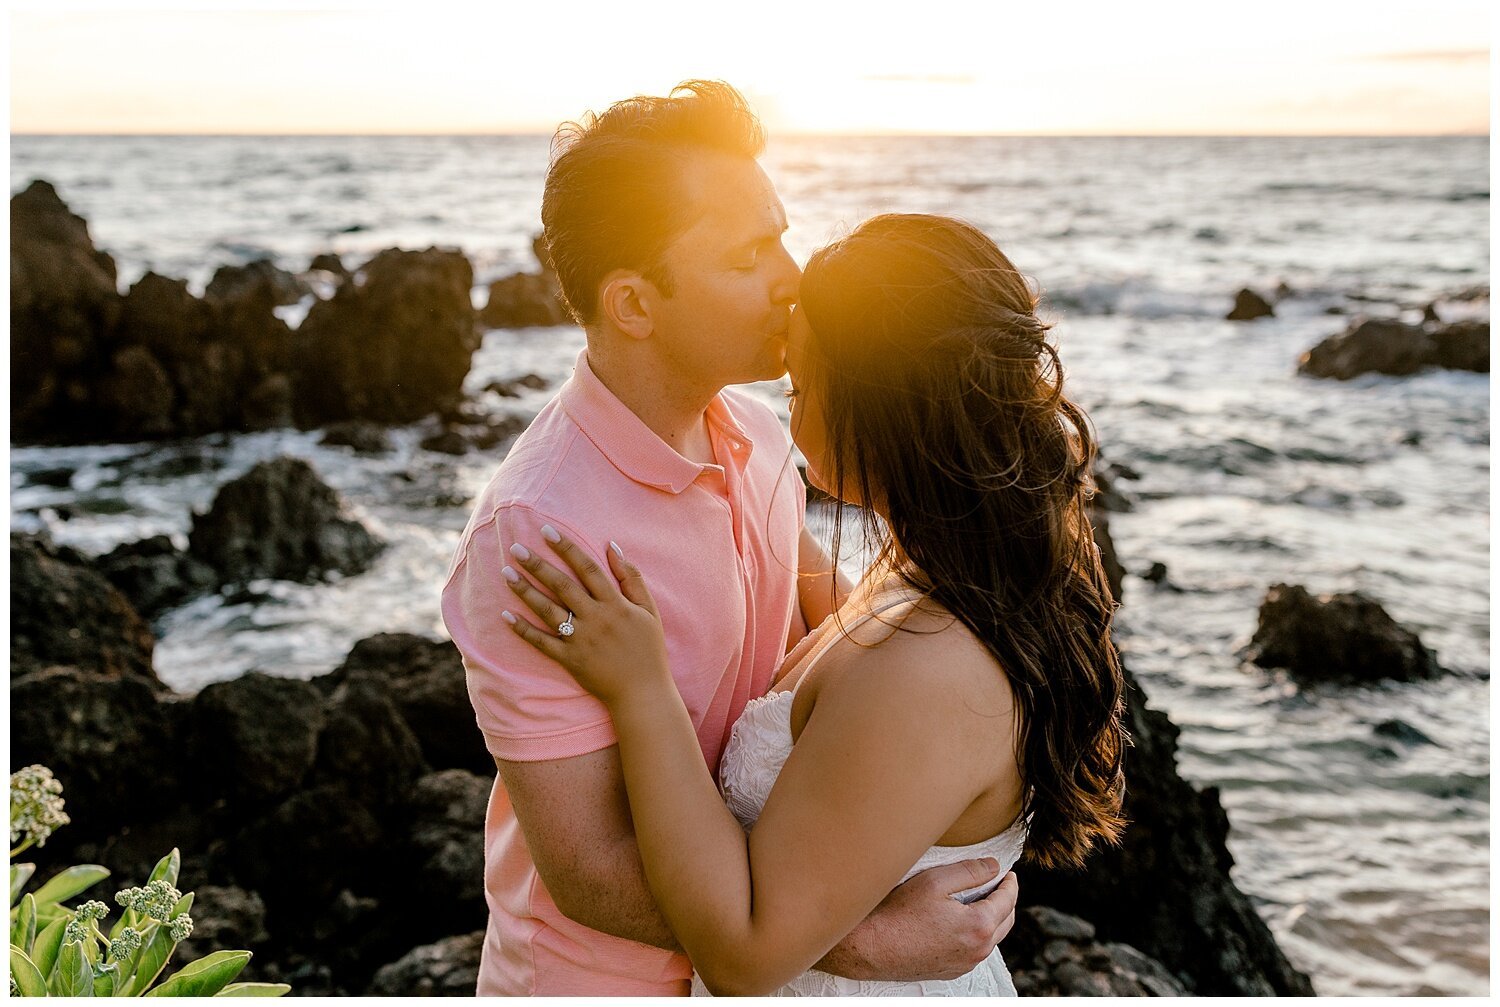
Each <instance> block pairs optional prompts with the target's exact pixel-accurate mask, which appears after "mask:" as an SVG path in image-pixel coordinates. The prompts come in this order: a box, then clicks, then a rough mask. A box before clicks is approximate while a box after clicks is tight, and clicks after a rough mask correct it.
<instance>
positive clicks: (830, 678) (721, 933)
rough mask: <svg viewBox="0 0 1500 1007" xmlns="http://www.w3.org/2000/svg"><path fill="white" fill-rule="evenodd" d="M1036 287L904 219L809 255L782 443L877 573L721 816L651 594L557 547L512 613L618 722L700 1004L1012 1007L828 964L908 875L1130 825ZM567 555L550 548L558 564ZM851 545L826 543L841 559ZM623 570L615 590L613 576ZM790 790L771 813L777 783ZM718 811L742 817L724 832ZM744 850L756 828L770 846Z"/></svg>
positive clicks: (761, 717) (788, 674)
mask: <svg viewBox="0 0 1500 1007" xmlns="http://www.w3.org/2000/svg"><path fill="white" fill-rule="evenodd" d="M1035 307H1036V299H1035V297H1034V296H1033V295H1032V293H1031V290H1030V288H1029V287H1028V286H1027V284H1026V282H1025V280H1024V278H1023V277H1022V276H1021V274H1020V273H1019V272H1017V270H1016V269H1015V267H1014V266H1013V265H1011V263H1010V261H1009V260H1008V259H1007V258H1006V257H1005V255H1004V254H1003V253H1002V252H1001V251H1000V250H999V249H998V248H997V247H995V244H994V243H993V242H992V241H990V239H989V238H987V237H986V236H985V235H984V234H983V233H982V232H980V231H979V230H977V229H976V228H974V227H971V226H969V225H967V224H964V223H962V222H959V221H956V220H951V219H947V218H943V217H933V216H926V215H917V214H888V215H883V216H879V217H875V218H873V219H872V220H869V221H867V222H866V223H865V224H863V225H861V226H860V227H859V228H858V229H857V230H856V231H854V232H853V233H852V234H851V235H849V236H848V237H846V238H844V239H842V240H841V241H838V242H835V243H834V244H833V245H830V246H828V247H827V248H824V249H822V250H820V251H819V252H817V253H815V254H814V255H813V257H812V259H811V261H810V262H809V263H808V266H807V269H806V271H805V273H804V275H803V280H802V289H801V302H800V304H799V305H798V308H797V311H796V312H795V313H794V315H793V318H792V327H791V333H790V336H789V339H790V344H789V347H788V356H787V363H788V369H789V371H790V373H791V376H792V379H793V384H794V390H793V392H792V393H791V395H792V396H793V404H792V435H793V437H794V439H795V440H796V443H797V445H798V447H800V448H801V449H802V452H803V454H804V455H805V456H806V458H807V463H808V468H807V472H808V479H809V481H810V482H812V483H813V484H814V485H815V486H818V487H820V488H822V489H824V490H825V491H827V492H829V493H831V494H833V495H834V496H835V497H837V498H839V499H841V500H844V501H847V502H849V503H853V504H858V505H860V506H862V507H864V508H865V509H866V513H867V515H878V516H879V518H881V519H883V523H884V527H885V528H886V529H888V531H880V530H879V528H878V526H877V525H876V524H875V523H874V518H873V517H870V518H868V520H869V521H870V522H871V525H870V526H869V527H868V528H867V531H872V532H876V533H878V534H881V535H883V537H884V542H883V547H882V548H881V550H880V553H879V555H878V557H877V559H876V561H875V562H874V563H873V564H872V566H871V568H870V571H869V572H868V573H867V574H866V576H865V577H864V579H863V580H862V581H861V582H860V584H859V586H858V587H857V588H856V589H855V591H854V592H853V594H851V596H850V597H849V599H848V600H847V602H846V603H845V604H844V605H843V606H842V608H841V609H840V610H839V611H838V612H836V613H835V615H834V616H832V617H830V619H829V620H828V621H827V622H825V623H824V624H823V625H822V626H821V627H819V628H818V629H817V630H815V631H814V633H813V634H812V635H810V637H809V639H808V640H807V641H805V643H804V644H803V645H800V646H798V647H797V648H796V649H795V650H793V651H792V653H791V654H790V655H788V658H787V660H786V662H785V664H784V665H783V668H782V671H781V673H780V675H779V676H778V679H777V681H776V683H775V684H774V685H773V686H772V691H771V692H770V693H768V694H767V695H766V696H764V697H762V698H760V699H756V700H752V701H751V702H750V704H749V705H748V706H747V707H746V709H745V711H744V713H743V715H742V716H741V717H740V719H739V721H738V722H737V723H736V724H735V727H734V731H733V734H732V736H731V738H730V741H729V743H728V746H727V747H726V749H725V752H724V756H723V760H722V763H721V779H722V783H723V797H722V798H721V796H720V793H719V791H718V790H717V789H716V788H715V785H714V781H713V779H712V778H711V776H710V774H709V773H708V772H706V771H705V768H704V765H703V760H702V757H701V754H700V752H699V748H698V743H697V740H696V737H695V734H694V731H693V725H692V723H691V721H690V720H689V718H688V714H687V711H686V709H685V707H684V706H683V703H682V700H681V698H680V697H679V696H678V694H677V691H676V689H675V687H674V685H673V682H672V678H671V675H670V674H669V672H668V669H667V661H666V651H665V647H664V644H663V641H662V633H661V627H660V621H659V618H658V616H657V613H656V609H655V606H654V604H653V603H652V600H651V594H650V591H649V590H648V589H647V585H646V584H645V583H643V581H642V578H641V577H640V574H639V572H638V571H637V570H636V569H635V568H634V567H633V566H632V565H631V564H630V562H629V558H628V557H626V556H624V555H623V554H622V552H621V550H620V549H619V547H618V546H617V545H614V544H613V543H611V548H610V555H609V564H610V567H611V570H610V572H608V573H606V572H605V571H603V570H600V569H599V567H598V566H597V565H596V564H594V563H592V562H590V561H589V560H588V558H587V556H586V555H584V554H583V553H582V551H581V550H579V549H578V548H577V547H576V546H574V544H573V543H572V542H570V541H569V540H567V539H564V538H560V537H559V538H558V539H557V540H556V541H553V542H551V545H552V548H553V550H554V551H555V552H557V553H558V555H560V556H561V557H562V559H563V560H564V561H565V562H567V564H568V565H569V566H570V567H571V568H572V570H573V573H574V575H575V576H576V577H577V578H578V581H580V582H581V583H579V582H575V580H574V579H573V578H572V577H569V576H568V575H567V574H565V573H564V572H562V571H561V570H559V569H558V568H556V567H553V566H551V565H550V564H548V563H546V562H545V561H543V560H541V559H540V557H539V556H538V555H537V551H536V550H532V553H531V556H532V558H531V560H530V561H529V562H527V563H525V564H524V565H525V566H526V568H527V570H528V571H529V572H530V573H531V575H532V577H534V578H535V579H536V580H537V581H538V582H539V583H540V584H541V585H542V586H544V587H546V588H547V589H548V590H550V591H551V592H552V594H553V595H554V596H555V597H556V598H557V599H558V600H559V601H560V602H561V603H562V605H565V606H567V608H568V609H569V610H570V612H571V616H570V613H569V611H563V610H562V609H561V608H560V607H559V606H558V605H555V604H553V603H552V602H551V601H550V600H549V599H548V598H547V597H546V596H545V595H544V594H543V593H542V592H540V591H538V590H537V589H536V588H535V587H533V586H532V585H531V584H530V583H529V582H528V581H527V579H526V578H521V579H520V580H519V582H518V583H515V584H513V585H512V589H513V590H514V591H515V592H516V593H517V594H518V595H519V596H520V598H521V599H522V600H523V601H524V602H525V603H526V604H527V605H528V606H529V607H530V608H531V609H532V610H533V611H535V612H536V614H537V615H538V616H539V617H540V619H541V621H542V624H543V625H546V626H561V625H562V624H563V623H565V622H566V623H567V626H566V628H565V629H564V631H563V633H562V634H561V635H557V636H554V635H551V634H549V633H546V632H543V631H541V630H538V629H537V628H536V627H534V626H533V625H531V623H530V622H529V621H527V620H524V619H518V618H516V617H515V616H514V615H513V614H512V613H509V612H506V613H505V618H506V621H507V622H508V623H510V624H511V625H512V627H513V628H514V629H515V631H516V632H517V633H518V634H519V635H521V636H522V637H523V638H524V639H525V640H527V641H528V642H529V643H531V644H532V645H533V646H535V647H537V648H538V649H540V650H541V651H543V652H544V653H546V654H547V655H548V656H550V657H552V658H553V659H555V660H557V661H558V662H559V663H561V664H562V665H564V666H565V667H566V668H567V669H568V670H569V671H570V672H571V673H572V674H573V675H574V677H575V678H577V680H578V681H579V683H580V684H581V685H582V686H583V687H584V688H586V689H588V690H589V691H590V692H591V693H593V694H594V695H595V696H597V697H598V698H599V699H600V700H601V701H603V702H604V703H605V705H606V706H607V707H608V708H609V710H610V713H611V715H612V717H613V719H614V724H615V731H616V734H617V736H618V738H619V747H620V758H621V761H622V764H623V769H624V775H625V782H626V788H627V790H628V793H629V799H630V809H631V813H632V816H633V818H634V822H635V828H636V836H637V839H638V841H639V845H640V851H641V857H642V860H643V862H644V865H645V871H646V877H647V880H648V882H649V884H650V886H651V891H652V894H653V895H654V896H655V898H656V900H657V903H658V905H659V906H660V908H661V911H662V913H663V914H664V916H665V917H666V919H667V920H668V922H669V923H670V924H671V926H672V930H673V932H674V933H675V934H676V935H677V938H678V940H679V941H680V943H681V944H682V946H683V949H684V950H685V951H686V952H687V954H688V956H689V957H690V958H691V959H692V961H693V965H694V968H695V969H696V972H697V976H698V981H696V982H695V986H694V988H695V990H696V991H699V992H703V991H705V990H706V991H712V992H714V993H736V994H764V993H768V992H771V991H773V990H779V991H780V992H782V993H785V994H794V995H795V994H827V993H849V994H862V993H877V992H878V993H902V992H910V993H929V994H931V993H941V994H953V995H984V994H991V995H993V994H998V993H1005V994H1011V995H1014V992H1015V989H1014V986H1013V985H1012V984H1011V982H1010V976H1009V974H1008V973H1007V972H1006V970H1005V964H1004V962H1003V961H1002V960H1001V958H1000V955H999V952H998V950H997V951H996V952H995V953H994V954H992V955H990V957H989V958H988V959H986V960H985V961H984V962H983V963H981V964H980V966H979V967H978V968H976V969H974V970H973V971H972V972H970V973H968V974H967V975H965V976H963V977H960V978H959V979H956V980H951V981H945V982H927V983H910V984H895V983H879V984H870V983H864V984H860V983H854V982H852V981H849V980H839V979H835V978H834V977H832V976H826V975H823V974H821V973H817V972H810V971H808V969H809V968H810V966H811V965H812V964H813V963H814V962H816V961H818V960H819V958H821V957H822V956H823V955H824V954H825V953H826V952H827V951H828V950H829V949H830V948H831V947H833V945H834V944H835V943H837V942H838V940H839V939H840V938H842V937H843V936H844V935H845V934H846V933H848V932H849V931H850V930H851V929H853V927H854V926H855V924H857V923H858V922H859V921H860V920H861V919H863V918H864V917H865V915H866V914H868V913H869V912H870V910H872V909H873V908H874V907H875V906H876V905H877V904H878V903H879V902H880V901H881V900H882V899H883V898H884V897H885V895H886V894H887V893H889V892H890V890H891V889H892V888H894V887H895V886H896V885H897V884H899V883H900V882H901V881H902V880H904V879H905V878H906V877H909V876H911V875H912V874H914V873H916V872H917V871H918V870H921V869H925V868H927V867H932V866H936V865H937V864H940V863H952V862H956V861H959V860H964V859H968V858H974V857H985V856H989V857H993V858H995V859H996V860H997V861H999V871H998V872H997V876H996V878H995V880H994V881H992V882H990V884H989V885H985V886H981V887H980V888H978V889H975V890H973V891H972V892H969V893H964V897H981V896H982V895H983V894H985V893H986V892H987V891H988V890H990V889H992V888H993V887H994V885H995V884H996V883H998V881H999V876H1000V875H1002V874H1004V872H1005V871H1006V870H1008V869H1009V868H1010V866H1011V865H1012V864H1013V863H1015V861H1016V860H1017V859H1018V858H1019V857H1020V856H1021V855H1022V852H1023V845H1024V850H1025V856H1026V857H1027V859H1028V861H1029V862H1030V863H1034V864H1036V865H1038V866H1044V867H1052V866H1064V865H1078V864H1080V863H1081V862H1082V861H1083V859H1084V856H1085V854H1086V853H1087V852H1088V850H1089V848H1090V847H1091V846H1092V845H1093V844H1094V843H1095V842H1098V841H1105V842H1109V841H1113V840H1114V839H1115V838H1116V836H1117V835H1118V833H1119V831H1120V828H1121V827H1122V824H1123V823H1122V819H1121V817H1120V801H1121V796H1122V790H1123V772H1122V761H1121V759H1122V750H1123V746H1124V741H1125V739H1124V733H1123V729H1122V727H1121V721H1120V716H1121V687H1122V682H1121V673H1120V670H1119V665H1118V662H1117V659H1116V656H1115V654H1114V650H1113V647H1112V645H1111V643H1110V639H1109V627H1110V621H1111V616H1112V612H1113V603H1112V600H1111V598H1110V595H1109V591H1108V588H1107V587H1106V586H1105V580H1104V576H1103V573H1102V571H1101V568H1100V563H1099V559H1098V554H1097V550H1096V549H1095V547H1094V545H1093V539H1092V535H1091V532H1090V529H1089V525H1088V521H1087V518H1086V517H1085V515H1084V509H1083V508H1084V499H1085V497H1086V495H1087V493H1088V485H1089V475H1088V473H1089V466H1090V464H1091V462H1092V458H1093V453H1094V447H1093V441H1092V437H1091V434H1090V431H1089V429H1088V423H1087V418H1086V417H1085V416H1084V414H1083V412H1082V411H1081V410H1080V409H1079V408H1078V407H1077V406H1076V405H1074V404H1073V403H1072V402H1070V401H1069V400H1068V399H1067V398H1066V397H1065V396H1064V395H1063V392H1062V371H1061V367H1060V365H1059V363H1058V358H1057V352H1056V350H1055V349H1054V348H1053V347H1052V346H1051V345H1050V344H1049V343H1048V342H1047V341H1046V332H1047V326H1046V325H1044V324H1043V323H1042V322H1040V321H1039V320H1038V319H1037V318H1036V315H1035V313H1034V309H1035ZM550 537H551V536H549V538H550ZM839 537H840V530H839V529H838V528H836V530H835V544H834V553H835V555H837V552H838V539H839ZM611 574H612V575H613V576H611ZM773 784H774V787H773ZM726 802H727V804H728V807H727V808H726ZM752 825H753V826H754V828H753V829H751V826H752Z"/></svg>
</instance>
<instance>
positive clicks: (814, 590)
mask: <svg viewBox="0 0 1500 1007" xmlns="http://www.w3.org/2000/svg"><path fill="white" fill-rule="evenodd" d="M853 589H854V585H853V584H851V583H850V582H849V578H848V577H846V576H844V571H842V570H840V569H838V568H837V567H836V566H834V563H833V557H831V556H829V555H828V551H827V550H826V549H824V548H823V546H822V544H821V543H820V542H819V541H818V540H817V539H816V538H814V537H813V533H812V532H810V531H808V530H807V525H803V526H802V537H801V539H800V540H799V541H798V543H797V601H798V603H799V605H800V606H801V608H802V618H803V619H805V620H806V622H807V628H808V629H816V628H817V627H818V626H820V625H822V623H823V620H824V619H827V618H828V617H829V616H830V615H832V614H833V613H834V612H835V611H836V610H838V608H839V607H840V606H842V605H843V604H844V601H845V599H847V598H848V597H849V592H850V591H852V590H853Z"/></svg>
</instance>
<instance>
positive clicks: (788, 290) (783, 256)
mask: <svg viewBox="0 0 1500 1007" xmlns="http://www.w3.org/2000/svg"><path fill="white" fill-rule="evenodd" d="M777 258H778V260H779V261H778V262H777V267H778V268H777V270H776V278H775V279H774V280H773V281H772V285H771V299H772V300H773V301H774V302H775V303H777V304H784V305H787V306H790V305H793V304H796V303H797V288H798V287H799V286H801V284H802V270H801V269H799V268H798V266H797V260H795V259H793V258H792V256H791V253H790V252H788V251H787V250H786V249H785V248H782V247H780V246H777Z"/></svg>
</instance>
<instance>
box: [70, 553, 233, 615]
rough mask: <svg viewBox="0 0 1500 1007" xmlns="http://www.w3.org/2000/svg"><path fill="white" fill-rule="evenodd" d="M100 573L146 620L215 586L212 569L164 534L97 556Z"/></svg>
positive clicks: (216, 583) (215, 577)
mask: <svg viewBox="0 0 1500 1007" xmlns="http://www.w3.org/2000/svg"><path fill="white" fill-rule="evenodd" d="M99 571H100V572H101V573H102V574H104V576H105V577H106V578H108V580H109V582H110V583H111V584H113V585H114V586H115V587H116V588H117V589H119V591H120V593H121V594H123V595H124V596H125V597H126V598H127V599H128V600H129V601H130V604H131V605H132V606H134V607H135V610H136V611H137V612H139V613H140V614H141V615H143V616H145V617H146V618H147V619H154V618H156V617H157V616H159V615H161V614H162V613H163V612H165V611H166V610H168V609H170V608H175V607H177V606H178V605H181V604H183V603H184V602H187V601H189V600H191V599H193V598H196V597H198V596H199V595H202V594H207V593H208V592H210V591H213V590H214V589H215V588H216V587H217V586H218V578H217V576H216V575H215V573H214V571H213V568H212V567H210V566H208V564H206V563H203V562H201V561H199V560H197V559H195V558H194V557H193V556H192V555H191V554H189V553H187V552H184V551H182V550H180V549H178V548H177V547H176V546H175V545H173V544H172V539H171V537H170V536H167V535H153V536H151V537H150V538H146V539H141V540H140V541H138V542H125V543H122V544H120V545H118V546H116V547H115V548H114V549H112V550H110V551H109V552H107V553H105V554H104V555H103V556H100V557H99Z"/></svg>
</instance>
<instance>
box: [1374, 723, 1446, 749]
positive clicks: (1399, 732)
mask: <svg viewBox="0 0 1500 1007" xmlns="http://www.w3.org/2000/svg"><path fill="white" fill-rule="evenodd" d="M1375 734H1376V735H1378V736H1379V737H1382V738H1390V739H1392V740H1393V741H1399V742H1401V743H1402V744H1405V745H1431V744H1434V742H1433V740H1432V739H1431V738H1429V737H1428V736H1427V735H1425V734H1423V733H1422V732H1421V731H1419V730H1417V729H1416V728H1415V727H1412V726H1411V725H1410V724H1408V723H1407V722H1406V721H1404V720H1382V721H1381V722H1380V723H1378V724H1376V725H1375Z"/></svg>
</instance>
